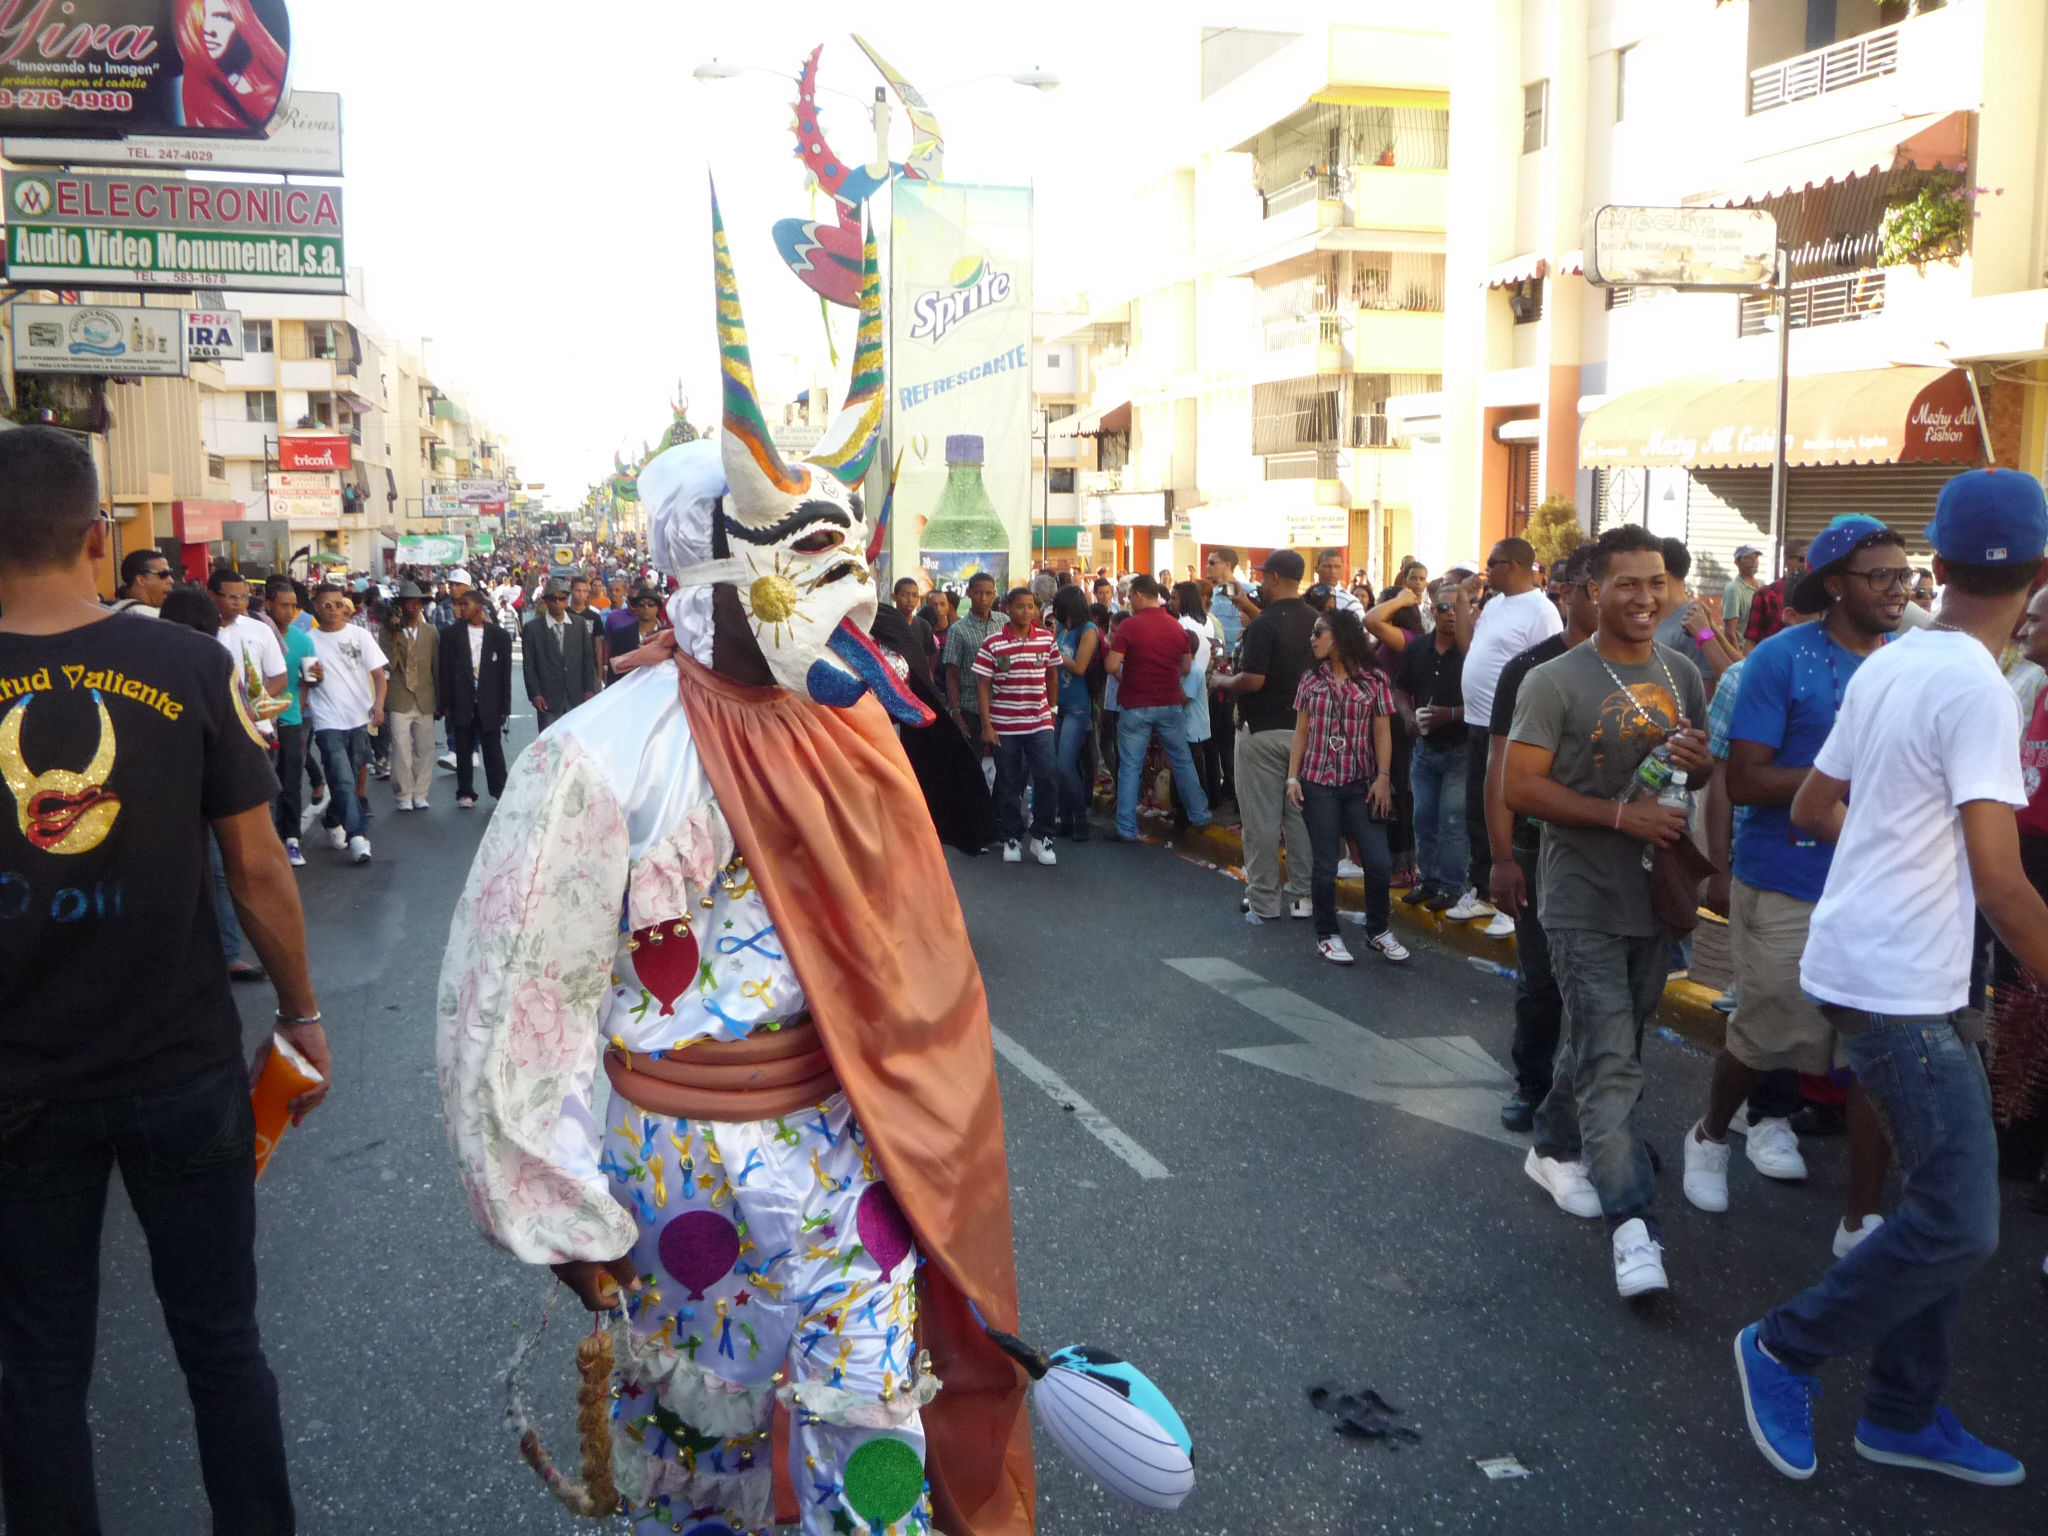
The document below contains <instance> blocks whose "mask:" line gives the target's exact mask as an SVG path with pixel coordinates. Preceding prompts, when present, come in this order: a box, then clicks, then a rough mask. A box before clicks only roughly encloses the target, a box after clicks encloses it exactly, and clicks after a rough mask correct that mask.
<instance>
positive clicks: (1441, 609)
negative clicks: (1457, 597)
mask: <svg viewBox="0 0 2048 1536" xmlns="http://www.w3.org/2000/svg"><path fill="white" fill-rule="evenodd" d="M1430 606H1431V607H1432V608H1434V609H1436V611H1437V612H1438V613H1452V612H1455V611H1456V605H1455V604H1452V603H1432V604H1430Z"/></svg>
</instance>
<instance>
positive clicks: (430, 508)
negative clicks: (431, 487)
mask: <svg viewBox="0 0 2048 1536" xmlns="http://www.w3.org/2000/svg"><path fill="white" fill-rule="evenodd" d="M426 515H427V516H428V517H460V516H462V515H463V507H462V503H461V502H459V501H457V500H456V499H455V498H454V497H453V496H429V497H428V498H427V502H426Z"/></svg>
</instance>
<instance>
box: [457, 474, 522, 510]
mask: <svg viewBox="0 0 2048 1536" xmlns="http://www.w3.org/2000/svg"><path fill="white" fill-rule="evenodd" d="M508 495H509V492H507V490H506V489H505V482H504V481H502V480H458V481H456V482H455V499H456V500H457V501H459V502H461V503H462V504H463V505H464V506H466V507H478V506H482V505H483V504H484V503H485V502H490V501H495V502H500V503H502V502H503V501H504V500H505V499H506V497H507V496H508ZM500 510H501V511H502V510H503V508H502V507H501V508H500Z"/></svg>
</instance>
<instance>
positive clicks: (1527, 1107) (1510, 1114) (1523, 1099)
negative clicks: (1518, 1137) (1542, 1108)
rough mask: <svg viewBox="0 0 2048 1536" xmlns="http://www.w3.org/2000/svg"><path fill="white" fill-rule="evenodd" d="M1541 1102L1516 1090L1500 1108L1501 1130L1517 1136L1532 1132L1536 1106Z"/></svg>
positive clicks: (1534, 1123) (1534, 1124) (1537, 1098)
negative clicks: (1514, 1133) (1512, 1132)
mask: <svg viewBox="0 0 2048 1536" xmlns="http://www.w3.org/2000/svg"><path fill="white" fill-rule="evenodd" d="M1541 1102H1542V1099H1541V1098H1540V1097H1531V1096H1530V1095H1529V1094H1527V1093H1524V1092H1523V1091H1522V1090H1521V1089H1519V1088H1517V1089H1516V1090H1515V1096H1514V1097H1513V1098H1511V1099H1509V1100H1508V1101H1507V1103H1505V1104H1503V1105H1501V1107H1500V1123H1501V1128H1502V1129H1503V1130H1509V1131H1514V1132H1516V1133H1517V1134H1521V1133H1523V1132H1526V1131H1531V1130H1534V1129H1535V1128H1536V1106H1537V1105H1538V1104H1540V1103H1541Z"/></svg>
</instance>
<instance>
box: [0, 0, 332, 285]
mask: <svg viewBox="0 0 2048 1536" xmlns="http://www.w3.org/2000/svg"><path fill="white" fill-rule="evenodd" d="M0 3H4V0H0ZM0 184H4V187H5V196H6V204H7V275H8V276H9V277H10V278H12V279H14V280H15V281H17V282H30V283H43V284H47V285H48V286H51V287H63V288H134V289H148V288H175V289H190V288H232V289H235V290H237V291H240V292H245V293H246V292H257V293H345V292H347V291H348V270H347V267H346V265H345V263H344V260H343V256H342V234H341V188H340V187H339V186H333V185H316V186H276V185H243V184H240V183H235V182H203V181H182V180H179V179H177V178H175V177H151V176H140V177H138V176H118V175H115V176H88V175H67V174H64V173H60V172H54V171H9V172H7V174H6V177H5V180H4V183H0Z"/></svg>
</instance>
